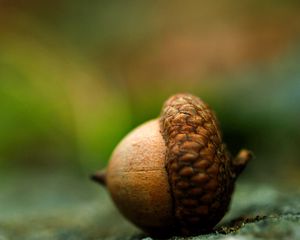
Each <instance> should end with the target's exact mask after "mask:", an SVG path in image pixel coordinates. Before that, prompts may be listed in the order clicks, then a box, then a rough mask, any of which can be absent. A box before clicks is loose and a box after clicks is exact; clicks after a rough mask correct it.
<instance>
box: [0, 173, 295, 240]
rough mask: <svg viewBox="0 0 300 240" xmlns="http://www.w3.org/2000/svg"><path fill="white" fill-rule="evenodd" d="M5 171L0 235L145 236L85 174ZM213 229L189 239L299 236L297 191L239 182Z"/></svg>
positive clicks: (3, 238) (15, 237) (0, 237)
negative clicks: (226, 213)
mask: <svg viewBox="0 0 300 240" xmlns="http://www.w3.org/2000/svg"><path fill="white" fill-rule="evenodd" d="M2 176H3V175H2ZM8 176H9V177H2V179H3V181H2V182H1V183H0V189H1V194H0V240H8V239H13V240H19V239H22V240H24V239H25V240H26V239H31V240H32V239H44V240H48V239H49V240H50V239H53V240H54V239H55V240H56V239H64V240H65V239H67V240H68V239H72V240H77V239H78V240H79V239H81V240H82V239H83V240H84V239H130V240H131V239H147V240H150V239H151V238H150V237H148V236H146V235H143V234H142V233H141V232H140V231H139V230H138V229H136V228H135V227H133V226H132V225H130V224H129V223H128V222H127V221H126V220H124V219H123V218H122V216H120V215H119V214H118V212H117V210H116V209H115V208H114V206H113V204H112V203H111V201H110V199H109V196H108V194H107V193H106V191H104V190H103V189H102V188H101V187H100V186H97V185H96V184H93V183H91V182H90V181H89V180H88V178H85V177H78V176H77V177H74V176H73V175H68V174H65V173H57V172H56V173H54V172H53V173H51V174H50V173H48V174H36V173H34V174H28V173H26V174H24V175H23V173H14V174H9V175H8ZM299 190H300V189H299ZM217 231H218V232H214V233H211V234H208V235H202V236H197V237H193V238H189V239H211V240H213V239H227V240H234V239H241V240H248V239H249V240H250V239H300V191H298V192H297V191H290V192H289V193H286V192H281V191H279V189H278V188H276V187H274V186H268V185H263V184H257V183H255V184H254V183H251V182H249V181H246V182H243V181H242V183H240V184H239V185H238V186H237V188H236V192H235V194H234V198H233V202H232V207H231V210H230V212H229V213H228V215H227V216H226V217H225V218H224V220H223V222H222V224H221V225H220V226H219V227H218V228H217ZM173 239H178V240H179V239H182V238H178V237H174V238H173Z"/></svg>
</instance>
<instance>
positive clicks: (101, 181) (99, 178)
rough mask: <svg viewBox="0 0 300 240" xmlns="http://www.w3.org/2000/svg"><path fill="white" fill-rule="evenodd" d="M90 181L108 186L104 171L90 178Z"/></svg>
mask: <svg viewBox="0 0 300 240" xmlns="http://www.w3.org/2000/svg"><path fill="white" fill-rule="evenodd" d="M90 179H91V180H92V181H94V182H96V183H99V184H101V185H104V186H105V185H106V171H105V170H102V171H99V172H96V173H94V174H92V175H91V176H90Z"/></svg>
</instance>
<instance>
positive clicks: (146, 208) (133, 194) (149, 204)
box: [106, 119, 174, 233]
mask: <svg viewBox="0 0 300 240" xmlns="http://www.w3.org/2000/svg"><path fill="white" fill-rule="evenodd" d="M165 153H166V147H165V142H164V139H163V138H162V135H161V134H160V130H159V121H158V119H155V120H152V121H149V122H147V123H145V124H143V125H141V126H140V127H138V128H136V129H135V130H133V131H132V132H131V133H130V134H129V135H127V136H126V137H125V138H124V139H123V140H122V141H121V142H120V143H119V145H118V146H117V147H116V149H115V151H114V152H113V154H112V157H111V160H110V162H109V165H108V168H107V173H106V174H107V175H106V179H107V187H108V190H109V192H110V194H111V197H112V199H113V200H114V202H115V203H116V206H117V207H118V208H119V210H120V212H121V213H122V214H123V215H124V216H125V217H127V218H128V219H129V220H131V221H132V222H133V223H134V224H135V225H137V226H138V227H140V228H142V229H143V230H144V231H146V232H149V233H155V232H167V231H171V230H168V229H169V228H170V227H172V226H173V225H174V217H173V213H172V198H171V193H170V187H169V182H168V176H167V172H166V169H165Z"/></svg>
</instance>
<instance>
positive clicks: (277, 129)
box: [0, 0, 300, 215]
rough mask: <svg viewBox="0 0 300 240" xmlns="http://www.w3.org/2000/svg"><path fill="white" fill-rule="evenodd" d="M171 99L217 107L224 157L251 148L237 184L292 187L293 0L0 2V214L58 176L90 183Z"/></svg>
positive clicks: (297, 66) (295, 168)
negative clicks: (184, 95) (189, 97)
mask: <svg viewBox="0 0 300 240" xmlns="http://www.w3.org/2000/svg"><path fill="white" fill-rule="evenodd" d="M177 92H191V93H193V94H195V95H197V96H199V97H201V98H202V99H203V100H204V101H206V102H207V103H208V104H209V105H210V106H211V107H212V108H213V109H215V112H216V113H217V116H218V118H219V121H220V123H221V126H222V129H223V135H224V140H225V142H226V143H227V144H228V146H229V148H230V149H231V151H232V153H233V154H235V153H236V152H237V151H238V150H239V149H240V148H242V147H247V148H249V149H251V150H252V151H253V152H254V153H255V156H256V158H255V159H254V160H253V161H252V162H251V164H250V165H249V167H248V168H247V171H245V173H244V174H243V177H242V180H241V181H252V182H258V183H268V184H273V185H276V186H280V187H284V188H297V187H298V186H299V182H300V174H299V171H300V159H299V156H300V148H299V145H300V129H299V123H300V107H299V103H300V2H299V1H293V0H287V1H280V0H278V1H268V0H267V1H258V0H246V1H237V0H230V1H185V2H182V1H137V0H136V1H121V0H117V1H93V0H91V1H77V0H76V1H74V0H73V1H71V0H60V1H58V0H52V1H47V0H46V1H37V0H27V1H24V0H15V1H9V0H0V168H1V170H0V182H1V184H0V186H1V188H2V189H7V190H3V191H2V193H0V204H1V205H2V206H1V207H2V209H3V212H5V211H6V212H7V214H8V215H10V214H11V211H10V210H9V209H10V208H6V206H8V205H7V204H8V203H9V202H10V204H11V206H13V207H11V208H14V210H15V209H16V208H15V206H16V205H17V206H19V208H20V209H24V208H26V206H27V205H25V204H24V206H23V205H22V204H20V202H18V201H17V202H14V200H15V199H17V198H18V197H19V196H20V194H21V193H20V189H22V190H23V191H24V192H23V193H22V194H21V195H22V196H24V195H31V194H30V191H31V190H32V189H33V188H35V187H33V186H36V189H35V194H36V195H39V193H40V191H46V190H45V189H47V186H48V185H47V184H48V181H50V182H51V183H52V184H53V181H54V179H56V180H55V181H57V182H59V183H58V184H59V185H62V186H63V185H64V184H65V183H66V181H65V180H64V178H63V179H61V180H58V179H60V178H59V177H61V176H69V175H70V176H72V179H73V178H74V179H75V180H74V181H75V182H76V184H77V181H78V182H81V185H80V184H79V185H80V186H81V188H82V189H85V188H89V186H90V185H92V183H89V182H88V180H87V178H88V175H89V173H91V172H94V171H95V170H96V169H99V168H102V167H104V166H105V165H106V163H107V161H108V159H109V156H110V154H111V152H112V150H113V149H114V147H115V145H116V144H117V143H118V142H119V141H120V139H121V138H122V137H123V136H124V135H125V134H126V133H127V132H128V131H130V130H131V129H132V128H134V127H136V126H137V125H139V124H140V123H142V122H144V121H146V120H148V119H151V118H154V117H156V116H158V114H159V112H160V109H161V106H162V103H163V102H164V101H165V100H166V98H168V97H169V96H170V95H172V94H175V93H177ZM41 176H42V178H43V177H45V176H48V178H47V179H50V180H47V181H45V182H43V181H40V180H41ZM24 179H26V180H24ZM29 179H33V180H32V181H30V180H29ZM26 181H29V182H26ZM72 181H73V180H72ZM74 181H73V182H72V183H74ZM76 184H75V183H74V186H77V185H76ZM50 185H51V184H50ZM72 186H73V185H72ZM52 188H54V189H52V192H51V194H49V195H51V196H52V197H53V195H55V187H53V186H52ZM66 188H73V187H70V185H67V186H66ZM75 188H76V187H75ZM24 189H28V191H29V192H28V191H27V190H26V191H25V190H24ZM79 189H80V188H79ZM97 190H98V188H96V187H95V188H93V187H92V189H91V190H90V193H91V192H94V191H97ZM49 191H50V190H49ZM60 193H61V196H65V195H64V193H65V194H67V193H68V194H70V193H69V192H68V191H67V192H65V191H64V190H62V191H61V192H60ZM70 196H72V197H70V198H72V199H73V200H74V198H75V199H76V198H79V200H80V199H81V198H85V196H87V195H86V192H84V191H79V190H78V192H76V193H73V195H72V194H71V195H70ZM90 196H94V195H90ZM49 198H50V199H51V197H50V196H49ZM49 198H48V201H50V200H49ZM12 199H14V200H12ZM56 199H58V197H57V198H56ZM67 199H68V200H66V201H69V200H70V199H69V198H67ZM98 200H99V199H98ZM99 201H100V200H99ZM37 202H38V203H39V204H41V205H43V204H44V203H45V202H47V201H46V200H45V198H43V199H42V198H37V199H36V200H33V201H31V198H29V200H28V204H29V203H32V205H36V203H37ZM1 207H0V209H1ZM4 209H6V210H5V211H4Z"/></svg>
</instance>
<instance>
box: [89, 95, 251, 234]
mask: <svg viewBox="0 0 300 240" xmlns="http://www.w3.org/2000/svg"><path fill="white" fill-rule="evenodd" d="M251 157H252V154H251V152H250V151H248V150H241V151H240V152H239V154H238V155H237V157H235V158H232V157H231V155H230V153H229V151H228V150H227V148H226V146H225V144H224V143H223V142H222V137H221V131H220V128H219V125H218V122H217V119H216V117H215V115H214V113H213V111H212V110H211V109H210V108H209V107H208V105H207V104H206V103H204V102H203V101H202V100H201V99H199V98H198V97H195V96H193V95H191V94H177V95H174V96H172V97H170V98H169V99H168V100H167V101H166V102H165V104H164V106H163V108H162V111H161V116H160V117H159V118H157V119H154V120H151V121H149V122H146V123H144V124H143V125H141V126H139V127H137V128H136V129H135V130H133V131H132V132H131V133H129V134H128V135H127V136H126V137H125V138H124V139H123V140H122V141H121V142H120V143H119V145H118V146H117V147H116V149H115V150H114V152H113V154H112V157H111V159H110V162H109V164H108V167H107V169H106V171H102V172H98V173H96V174H95V175H93V179H94V180H95V181H97V182H99V183H101V184H103V185H105V186H106V187H107V188H108V191H109V192H110V194H111V197H112V199H113V201H114V202H115V204H116V206H117V207H118V209H119V210H120V212H121V213H122V214H123V215H124V216H125V217H126V218H127V219H129V220H130V221H131V222H133V223H134V224H135V225H136V226H138V227H139V228H141V229H142V230H143V231H145V232H146V233H148V234H150V235H152V236H171V235H185V236H189V235H197V234H201V233H206V232H209V231H211V230H212V229H213V227H214V226H215V225H216V224H217V223H218V222H219V221H220V220H221V219H222V217H223V216H224V215H225V213H226V211H227V209H228V206H229V203H230V198H231V194H232V192H233V189H234V182H235V180H236V178H237V177H238V175H239V174H240V173H241V172H242V170H243V169H244V168H245V166H246V164H247V162H248V161H249V160H250V159H251Z"/></svg>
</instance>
